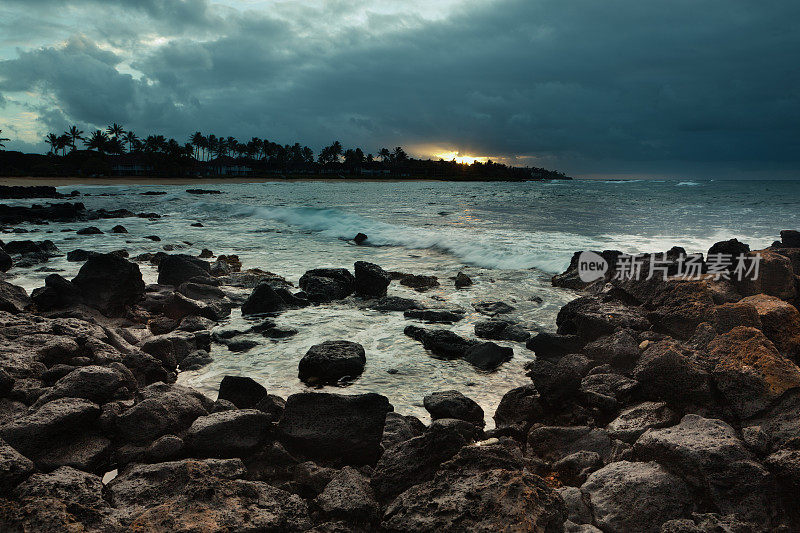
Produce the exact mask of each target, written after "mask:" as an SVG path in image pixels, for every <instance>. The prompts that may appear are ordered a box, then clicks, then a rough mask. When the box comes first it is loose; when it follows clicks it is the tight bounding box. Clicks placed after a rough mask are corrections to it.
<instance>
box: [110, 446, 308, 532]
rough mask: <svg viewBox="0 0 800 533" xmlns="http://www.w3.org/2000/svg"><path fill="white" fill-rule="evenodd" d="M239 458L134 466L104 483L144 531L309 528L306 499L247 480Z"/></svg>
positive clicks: (126, 518) (125, 515)
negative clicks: (106, 483)
mask: <svg viewBox="0 0 800 533" xmlns="http://www.w3.org/2000/svg"><path fill="white" fill-rule="evenodd" d="M245 472H246V471H245V468H244V465H243V464H242V462H241V460H240V459H206V460H196V459H185V460H182V461H172V462H166V463H157V464H136V465H132V466H130V467H129V468H127V469H126V470H124V471H123V472H122V473H120V475H119V476H117V477H116V478H115V479H113V480H112V481H111V482H110V483H109V484H108V486H107V488H106V493H107V495H108V500H109V502H110V503H111V504H112V505H114V506H115V507H116V508H117V509H119V510H120V515H121V520H122V522H123V523H124V524H125V525H126V526H127V528H128V529H141V530H142V531H199V530H203V531H305V530H307V529H309V528H310V527H311V520H310V519H309V516H308V507H307V505H306V503H305V502H304V501H303V500H302V499H301V498H300V497H299V496H297V495H294V494H290V493H288V492H286V491H283V490H281V489H277V488H275V487H272V486H270V485H268V484H267V483H264V482H260V481H245V480H244V479H243V478H244V476H245Z"/></svg>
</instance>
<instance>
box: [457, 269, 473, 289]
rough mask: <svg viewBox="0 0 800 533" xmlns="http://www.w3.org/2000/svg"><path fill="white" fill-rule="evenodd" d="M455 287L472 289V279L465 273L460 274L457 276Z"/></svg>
mask: <svg viewBox="0 0 800 533" xmlns="http://www.w3.org/2000/svg"><path fill="white" fill-rule="evenodd" d="M455 286H456V289H464V288H466V287H471V286H472V278H470V277H469V276H468V275H466V274H464V273H463V272H459V273H458V274H456V279H455Z"/></svg>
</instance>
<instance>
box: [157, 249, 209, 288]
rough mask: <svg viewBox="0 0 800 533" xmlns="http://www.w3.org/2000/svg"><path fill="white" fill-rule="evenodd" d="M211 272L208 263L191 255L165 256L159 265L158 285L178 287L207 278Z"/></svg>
mask: <svg viewBox="0 0 800 533" xmlns="http://www.w3.org/2000/svg"><path fill="white" fill-rule="evenodd" d="M210 270H211V266H210V265H209V263H208V261H203V260H202V259H198V258H196V257H192V256H190V255H184V254H174V255H164V257H162V259H161V261H160V262H159V263H158V283H159V285H174V286H176V287H177V286H179V285H180V284H182V283H184V282H187V281H189V280H190V279H192V278H197V277H207V276H208V275H209V272H210Z"/></svg>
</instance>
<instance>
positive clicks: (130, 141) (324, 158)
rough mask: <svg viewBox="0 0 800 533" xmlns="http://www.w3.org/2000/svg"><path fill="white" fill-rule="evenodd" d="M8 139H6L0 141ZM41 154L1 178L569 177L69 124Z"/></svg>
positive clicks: (399, 152) (338, 147) (18, 162)
mask: <svg viewBox="0 0 800 533" xmlns="http://www.w3.org/2000/svg"><path fill="white" fill-rule="evenodd" d="M1 132H2V130H0V133H1ZM2 140H8V139H2ZM45 142H46V143H47V144H48V145H49V146H50V151H49V152H48V153H47V154H25V153H22V152H15V151H2V150H1V149H2V148H3V146H2V142H0V176H2V177H32V176H33V177H43V178H75V177H80V178H104V177H108V178H112V177H118V178H171V179H176V178H177V179H181V178H183V179H203V178H211V179H215V178H237V179H242V178H247V179H253V180H269V179H387V180H406V179H408V180H414V179H432V180H447V181H528V180H553V179H558V180H566V179H571V178H570V177H568V176H566V175H564V174H563V173H562V172H558V171H554V170H548V169H545V168H539V167H527V166H526V167H515V166H509V165H505V164H503V163H497V162H494V161H492V160H488V161H486V162H482V161H474V162H472V163H471V164H466V163H459V162H457V161H455V160H452V161H446V160H444V159H439V160H432V159H415V158H413V157H410V156H409V155H408V154H407V153H406V151H405V150H404V149H403V148H402V147H400V146H398V147H396V148H394V149H393V150H390V149H388V148H380V149H379V150H377V153H376V154H375V155H373V154H372V153H365V151H364V150H363V149H362V148H359V147H355V148H347V149H345V148H344V147H343V146H342V143H341V142H339V141H334V142H333V143H331V144H330V145H329V146H326V147H324V148H323V149H322V150H321V151H320V152H319V154H315V153H314V151H313V150H312V149H311V148H309V147H308V146H303V145H301V144H300V143H294V144H280V143H276V142H273V141H270V140H267V139H261V138H258V137H253V138H251V139H250V140H249V141H246V142H241V141H239V140H238V139H237V138H235V137H217V136H216V135H214V134H210V135H204V134H203V133H201V132H199V131H198V132H195V133H194V134H192V135H190V136H189V137H188V142H186V143H184V144H181V143H180V142H178V141H177V140H175V139H167V138H166V137H164V136H163V135H149V136H147V137H144V138H140V137H139V136H138V135H137V134H136V133H134V132H133V131H126V130H125V129H124V128H123V127H122V126H120V125H118V124H112V125H111V126H109V127H108V128H106V129H105V130H96V131H94V132H92V133H90V134H86V132H84V131H82V130H80V129H79V128H78V127H77V126H72V127H71V128H70V129H69V130H67V131H65V132H64V133H62V134H60V135H59V134H56V133H50V134H48V135H47V137H46V138H45Z"/></svg>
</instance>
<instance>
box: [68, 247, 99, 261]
mask: <svg viewBox="0 0 800 533" xmlns="http://www.w3.org/2000/svg"><path fill="white" fill-rule="evenodd" d="M97 253H98V252H92V251H89V250H83V249H81V248H78V249H76V250H72V251H69V252H67V261H71V262H74V263H82V262H84V261H86V260H87V259H89V257H90V256H92V255H95V254H97Z"/></svg>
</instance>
